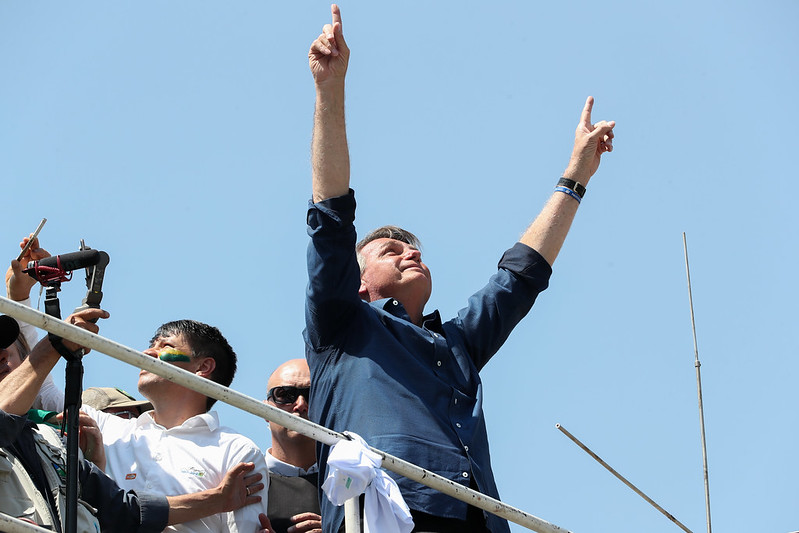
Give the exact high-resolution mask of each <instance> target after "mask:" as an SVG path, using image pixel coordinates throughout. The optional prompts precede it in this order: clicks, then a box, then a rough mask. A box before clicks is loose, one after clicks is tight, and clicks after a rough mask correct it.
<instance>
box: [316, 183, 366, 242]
mask: <svg viewBox="0 0 799 533" xmlns="http://www.w3.org/2000/svg"><path fill="white" fill-rule="evenodd" d="M307 222H308V230H309V232H310V231H315V230H317V229H321V228H324V227H326V226H330V225H332V226H333V227H342V226H346V225H351V224H353V223H354V222H355V191H353V190H352V189H350V190H349V192H348V193H347V194H344V195H342V196H333V197H332V198H327V199H325V200H322V201H321V202H317V203H314V202H313V200H310V201H309V202H308V219H307Z"/></svg>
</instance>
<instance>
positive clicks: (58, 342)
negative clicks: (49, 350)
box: [47, 333, 83, 361]
mask: <svg viewBox="0 0 799 533" xmlns="http://www.w3.org/2000/svg"><path fill="white" fill-rule="evenodd" d="M47 338H48V339H49V340H50V344H52V345H53V348H55V351H57V352H58V353H59V354H60V355H61V357H63V358H64V359H66V360H67V361H80V360H81V358H82V357H83V348H79V349H77V350H75V351H74V352H73V351H70V349H69V348H67V347H66V346H64V342H63V340H62V339H61V337H59V336H58V335H56V334H55V333H50V334H48V335H47Z"/></svg>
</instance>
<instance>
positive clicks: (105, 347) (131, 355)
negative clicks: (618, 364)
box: [0, 297, 570, 533]
mask: <svg viewBox="0 0 799 533" xmlns="http://www.w3.org/2000/svg"><path fill="white" fill-rule="evenodd" d="M0 313H4V314H6V315H9V316H12V317H14V318H16V319H17V320H20V321H22V322H27V323H29V324H32V325H34V326H36V327H38V328H41V329H43V330H46V331H48V332H51V333H55V334H56V335H59V336H61V337H62V338H64V339H68V340H70V341H72V342H75V343H77V344H79V345H81V346H85V347H86V348H91V349H92V350H95V351H98V352H101V353H104V354H106V355H108V356H110V357H113V358H114V359H118V360H120V361H123V362H125V363H128V364H129V365H132V366H135V367H137V368H141V369H144V370H147V371H148V372H152V373H153V374H158V375H159V376H162V377H164V378H166V379H168V380H170V381H172V382H174V383H177V384H178V385H182V386H184V387H187V388H190V389H193V390H195V391H197V392H201V393H202V394H204V395H206V396H209V397H211V398H215V399H217V400H219V401H221V402H224V403H227V404H229V405H232V406H233V407H236V408H238V409H242V410H244V411H247V412H248V413H251V414H254V415H256V416H258V417H260V418H263V419H265V420H268V421H270V422H275V423H277V424H280V425H281V426H283V427H285V428H287V429H290V430H293V431H296V432H298V433H302V434H303V435H306V436H308V437H310V438H312V439H314V440H317V441H319V442H322V443H324V444H327V445H330V446H332V445H334V444H336V443H337V442H338V441H340V440H345V439H348V437H347V436H346V435H343V434H341V433H338V432H336V431H333V430H331V429H328V428H326V427H324V426H320V425H319V424H315V423H313V422H311V421H309V420H305V419H303V418H300V417H298V416H295V415H292V414H289V413H287V412H285V411H283V410H281V409H278V408H277V407H273V406H271V405H268V404H266V403H263V402H261V401H260V400H257V399H255V398H252V397H250V396H247V395H245V394H242V393H240V392H238V391H236V390H233V389H230V388H228V387H224V386H222V385H220V384H218V383H215V382H213V381H210V380H208V379H205V378H201V377H199V376H195V375H194V374H192V373H191V372H188V371H186V370H183V369H182V368H178V367H176V366H173V365H171V364H169V363H166V362H164V361H161V360H160V359H157V358H155V357H151V356H149V355H146V354H144V353H142V352H140V351H138V350H134V349H133V348H129V347H127V346H124V345H122V344H119V343H117V342H114V341H112V340H110V339H107V338H105V337H102V336H100V335H96V334H94V333H91V332H89V331H86V330H85V329H82V328H80V327H78V326H75V325H72V324H69V323H67V322H64V321H63V320H59V319H56V318H53V317H51V316H49V315H46V314H44V313H42V312H40V311H37V310H35V309H31V308H30V307H28V306H26V305H22V304H20V303H18V302H15V301H13V300H9V299H8V298H3V297H0ZM370 449H371V450H372V451H373V452H375V453H377V454H378V455H380V457H381V458H382V465H381V466H382V467H383V468H385V469H386V470H390V471H392V472H394V473H396V474H400V475H402V476H405V477H407V478H409V479H411V480H413V481H416V482H418V483H421V484H422V485H426V486H428V487H430V488H433V489H436V490H438V491H440V492H443V493H444V494H447V495H449V496H452V497H453V498H455V499H458V500H460V501H463V502H466V503H468V504H469V505H472V506H474V507H478V508H479V509H482V510H484V511H487V512H489V513H492V514H495V515H497V516H499V517H502V518H504V519H506V520H508V521H510V522H513V523H515V524H519V525H520V526H524V527H526V528H527V529H530V530H532V531H536V532H538V533H570V532H569V531H568V530H565V529H563V528H561V527H558V526H556V525H554V524H551V523H549V522H547V521H545V520H542V519H541V518H538V517H536V516H533V515H531V514H529V513H526V512H524V511H522V510H520V509H517V508H515V507H512V506H510V505H507V504H505V503H503V502H501V501H499V500H497V499H495V498H491V497H490V496H486V495H485V494H482V493H480V492H477V491H475V490H472V489H469V488H467V487H464V486H463V485H460V484H458V483H456V482H454V481H451V480H449V479H447V478H445V477H443V476H440V475H438V474H436V473H434V472H430V471H429V470H425V469H424V468H421V467H419V466H416V465H414V464H413V463H409V462H408V461H405V460H403V459H400V458H399V457H395V456H393V455H390V454H388V453H386V452H383V451H381V450H378V449H376V448H371V447H370Z"/></svg>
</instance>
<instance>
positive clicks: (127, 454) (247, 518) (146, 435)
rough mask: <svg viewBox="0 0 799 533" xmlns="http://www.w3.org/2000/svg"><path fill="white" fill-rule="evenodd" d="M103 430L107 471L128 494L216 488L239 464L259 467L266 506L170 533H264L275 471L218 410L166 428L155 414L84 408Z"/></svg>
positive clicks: (182, 526)
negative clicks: (222, 421)
mask: <svg viewBox="0 0 799 533" xmlns="http://www.w3.org/2000/svg"><path fill="white" fill-rule="evenodd" d="M81 409H82V410H83V411H85V412H86V413H88V414H89V415H91V416H92V417H93V418H94V419H95V420H97V424H98V425H99V426H100V431H102V434H103V442H104V444H105V450H106V452H105V454H106V460H107V466H106V473H107V474H108V475H109V476H111V477H112V478H113V479H114V480H115V481H116V482H117V483H118V484H119V486H120V487H122V488H123V489H124V490H137V491H149V492H156V493H159V494H164V495H166V496H177V495H179V494H185V493H193V492H198V491H201V490H206V489H210V488H214V487H216V486H217V485H218V484H219V483H220V482H221V481H222V478H223V477H224V476H225V473H227V471H228V470H230V469H231V468H232V467H234V466H236V465H237V464H238V463H242V462H244V463H246V462H251V463H255V470H254V471H253V472H251V473H253V474H256V473H260V474H261V475H262V476H263V477H262V479H261V482H262V483H263V484H264V485H266V487H265V488H264V489H263V490H262V491H261V492H260V493H259V495H260V496H261V502H260V503H256V504H253V505H248V506H246V507H243V508H241V509H239V510H238V511H235V512H232V513H221V514H218V515H213V516H209V517H207V518H203V519H202V520H195V521H192V522H186V523H184V524H179V525H176V526H170V527H168V528H167V529H166V530H165V531H179V532H185V533H189V532H191V533H194V532H197V533H199V532H223V531H224V532H228V531H229V532H232V533H236V532H244V533H252V532H254V531H258V529H259V528H260V522H259V520H258V514H259V513H264V514H266V510H267V494H268V493H269V471H268V470H267V468H266V463H265V462H264V455H263V454H262V453H261V451H260V449H259V448H258V446H256V445H255V443H254V442H252V441H251V440H250V439H248V438H247V437H245V436H244V435H241V434H239V433H236V432H234V431H233V430H231V429H230V428H226V427H223V426H220V425H219V417H218V415H217V413H216V412H214V411H212V412H209V413H204V414H201V415H197V416H193V417H191V418H189V419H188V420H186V421H185V422H184V423H183V424H182V425H180V426H177V427H174V428H171V429H166V428H164V427H163V426H159V425H158V424H156V423H155V421H154V420H153V418H152V411H148V412H146V413H143V414H142V415H141V416H139V417H138V418H134V419H130V420H126V419H123V418H120V417H118V416H114V415H110V414H107V413H103V412H101V411H97V410H96V409H93V408H92V407H89V406H87V405H84V406H83V407H81Z"/></svg>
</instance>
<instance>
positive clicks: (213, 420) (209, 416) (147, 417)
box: [135, 411, 219, 431]
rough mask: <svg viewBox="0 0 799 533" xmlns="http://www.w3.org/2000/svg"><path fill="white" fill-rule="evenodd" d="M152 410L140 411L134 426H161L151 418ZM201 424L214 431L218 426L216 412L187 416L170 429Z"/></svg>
mask: <svg viewBox="0 0 799 533" xmlns="http://www.w3.org/2000/svg"><path fill="white" fill-rule="evenodd" d="M154 412H155V411H147V412H145V413H142V414H141V415H139V417H138V418H137V419H136V422H135V423H136V427H145V426H149V425H152V426H158V427H163V426H161V425H159V424H158V423H157V422H156V421H155V419H154V418H153V413H154ZM201 426H206V427H207V428H208V430H209V431H214V430H215V429H217V428H218V427H219V415H218V414H217V412H216V411H209V412H207V413H202V414H199V415H194V416H193V417H191V418H187V419H186V420H185V421H184V422H183V423H182V424H181V425H179V426H176V427H174V428H171V429H177V428H196V427H201ZM167 431H169V430H167Z"/></svg>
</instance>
